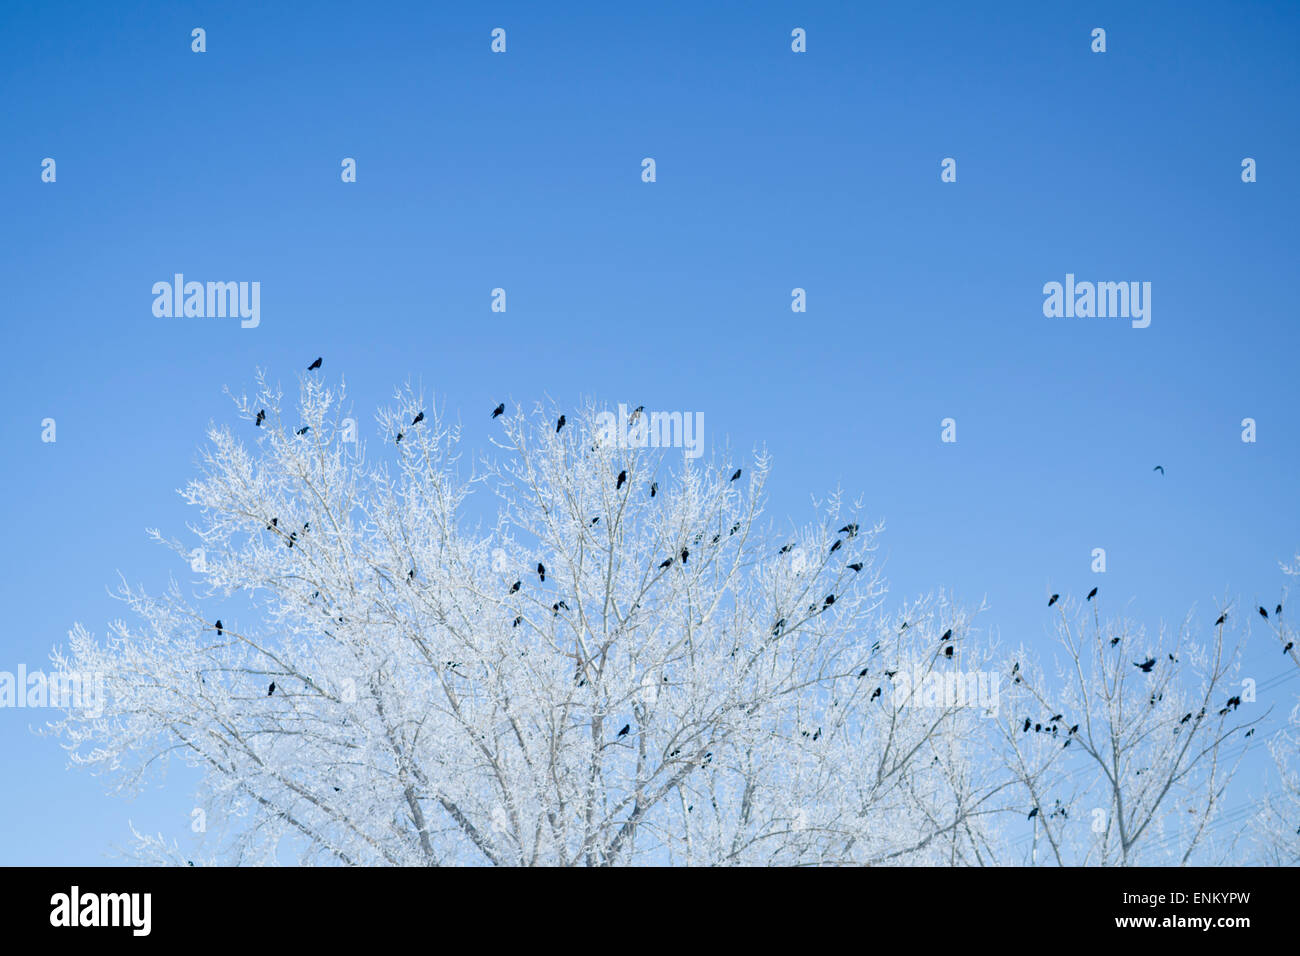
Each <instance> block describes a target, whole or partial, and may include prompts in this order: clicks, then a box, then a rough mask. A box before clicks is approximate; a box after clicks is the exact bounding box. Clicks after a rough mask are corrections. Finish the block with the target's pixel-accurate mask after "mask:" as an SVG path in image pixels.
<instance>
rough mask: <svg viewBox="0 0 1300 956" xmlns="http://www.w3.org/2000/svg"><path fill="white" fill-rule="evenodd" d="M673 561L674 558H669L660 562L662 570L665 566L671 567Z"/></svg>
mask: <svg viewBox="0 0 1300 956" xmlns="http://www.w3.org/2000/svg"><path fill="white" fill-rule="evenodd" d="M672 563H673V559H672V558H667V559H666V560H664V561H663V562H661V563H660V565H659V570H660V571H662V570H663V569H664V568H667V567H671V566H672Z"/></svg>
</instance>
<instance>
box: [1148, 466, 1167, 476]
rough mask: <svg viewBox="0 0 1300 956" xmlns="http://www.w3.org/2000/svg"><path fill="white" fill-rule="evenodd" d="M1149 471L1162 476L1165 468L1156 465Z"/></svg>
mask: <svg viewBox="0 0 1300 956" xmlns="http://www.w3.org/2000/svg"><path fill="white" fill-rule="evenodd" d="M1151 470H1152V471H1158V472H1160V474H1162V475H1163V474H1164V473H1165V466H1164V465H1156V466H1155V467H1154V468H1152V469H1151Z"/></svg>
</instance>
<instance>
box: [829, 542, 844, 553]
mask: <svg viewBox="0 0 1300 956" xmlns="http://www.w3.org/2000/svg"><path fill="white" fill-rule="evenodd" d="M843 543H844V542H843V541H840V540H838V539H837V540H836V541H835V543H834V544H833V545H831V550H830V553H831V554H834V553H835V552H836V551H838V550H839V549H840V545H842V544H843Z"/></svg>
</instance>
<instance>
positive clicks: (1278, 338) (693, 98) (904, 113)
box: [0, 2, 1300, 864]
mask: <svg viewBox="0 0 1300 956" xmlns="http://www.w3.org/2000/svg"><path fill="white" fill-rule="evenodd" d="M267 6H268V5H265V4H253V3H222V4H184V3H178V4H171V3H127V2H124V3H118V4H113V5H111V6H104V7H102V8H96V7H93V6H89V7H88V6H86V5H81V4H65V3H49V2H42V3H31V2H8V3H6V4H5V5H4V7H3V10H2V11H0V110H2V117H3V118H2V121H0V208H3V222H4V227H3V229H0V252H2V255H0V282H3V288H4V292H5V295H4V301H5V310H4V311H5V323H4V339H5V342H4V345H5V347H4V349H3V351H2V352H0V355H3V358H2V359H0V361H2V362H3V374H2V375H0V406H2V407H3V408H4V410H5V411H4V414H3V415H2V416H0V441H2V442H3V447H4V449H5V450H6V454H5V455H4V467H3V469H0V490H2V491H3V493H2V494H0V520H2V521H3V527H4V528H5V537H6V541H5V547H4V549H3V555H4V568H3V574H0V600H2V601H3V607H4V624H5V626H4V627H3V628H0V670H8V671H13V670H15V669H16V668H17V667H18V665H19V664H20V663H22V664H26V666H27V667H28V668H29V669H34V668H41V667H44V666H46V661H47V659H48V654H49V651H50V648H51V647H52V646H54V645H56V644H60V643H62V642H63V641H64V640H65V636H66V633H67V630H68V629H69V627H71V625H72V624H73V623H74V622H77V621H80V622H82V623H84V624H85V625H86V626H87V627H88V628H90V629H91V630H93V631H95V632H97V633H100V634H102V633H103V632H104V629H105V625H106V623H107V622H108V621H109V620H111V619H112V618H114V617H116V616H118V615H119V614H120V613H121V610H122V609H121V607H120V606H119V605H118V604H117V603H116V602H114V601H112V600H111V599H110V598H109V597H108V594H107V590H106V589H107V588H109V587H111V586H113V585H114V584H115V582H116V580H117V574H118V572H119V571H121V572H123V573H124V574H125V575H126V576H127V577H128V578H129V579H130V580H131V581H132V582H135V583H139V584H142V585H144V586H146V587H148V588H149V589H151V590H153V591H159V590H161V589H162V588H163V587H165V585H166V583H167V580H168V576H169V574H170V573H172V571H173V570H175V565H174V563H173V559H172V558H171V556H170V555H169V553H168V552H166V551H164V550H163V549H162V548H160V547H158V546H157V545H153V544H151V543H150V542H149V541H148V540H147V539H146V537H145V534H144V529H145V528H147V527H159V528H161V529H162V530H163V531H164V532H165V533H168V534H177V535H180V534H183V533H184V530H185V522H186V520H187V515H186V508H185V507H184V506H183V504H182V503H181V502H180V501H179V499H178V497H177V496H176V495H175V493H174V491H175V489H176V488H178V487H180V486H181V485H183V484H184V483H185V481H186V480H187V479H188V478H189V477H191V476H192V475H193V474H194V470H195V469H194V462H195V457H196V452H197V449H198V448H199V447H200V445H201V444H202V440H203V431H204V429H205V427H206V426H207V425H208V423H209V422H210V421H214V420H215V421H224V420H230V419H231V417H232V416H231V407H230V404H229V399H228V398H227V397H226V396H225V395H223V393H222V388H223V386H226V385H229V386H230V387H231V388H232V389H233V390H235V391H236V392H239V391H242V390H244V389H246V388H251V387H252V381H253V375H254V370H255V368H256V367H257V366H259V365H260V366H262V367H265V368H266V369H267V370H268V372H269V373H270V374H271V376H272V377H273V378H278V379H280V380H281V381H282V382H284V383H285V384H286V385H289V386H292V383H293V382H294V379H295V376H296V375H297V374H298V373H299V372H300V371H301V370H302V368H303V367H304V366H305V365H306V363H307V362H309V361H310V360H311V359H312V358H314V357H315V356H316V355H318V354H319V355H323V356H325V370H326V371H327V372H328V373H330V374H331V375H340V374H342V375H345V376H346V378H347V381H348V385H349V390H350V392H351V394H352V397H353V399H354V401H355V405H356V408H357V410H358V411H359V412H361V413H362V415H361V416H359V417H360V419H361V420H362V421H363V422H366V423H368V422H369V420H370V419H369V415H370V411H371V410H372V409H373V408H374V407H375V406H376V405H378V404H381V403H383V402H386V401H387V400H388V398H389V396H390V395H391V392H392V389H393V387H394V386H396V385H398V384H400V383H402V382H405V381H407V380H408V379H410V380H412V381H415V382H419V383H423V385H424V386H425V387H426V388H428V389H430V390H432V391H433V392H435V393H436V395H437V396H438V397H439V399H440V401H442V402H445V406H446V409H447V412H448V414H449V415H450V416H451V417H452V418H457V417H459V418H460V419H461V420H462V421H463V422H464V423H465V430H466V440H467V444H468V445H469V446H470V447H472V448H482V447H486V435H487V429H488V421H487V411H488V410H490V409H491V408H492V407H493V406H494V405H495V404H496V403H497V402H499V401H518V402H521V403H523V404H525V405H526V406H530V405H531V404H532V402H533V401H534V400H536V399H538V398H543V397H547V396H549V397H551V398H553V399H555V400H556V401H558V402H560V403H565V402H573V403H577V402H578V401H579V400H580V399H582V398H584V397H593V398H596V399H599V400H600V401H603V402H609V403H617V402H620V401H623V402H627V403H629V404H631V405H638V404H644V405H646V407H647V408H656V409H680V410H691V411H700V412H703V414H704V421H705V429H706V432H705V438H706V441H708V442H709V443H711V444H713V445H715V446H722V445H724V444H729V445H730V446H731V447H732V448H734V449H738V450H744V451H747V450H749V449H752V448H754V447H756V446H759V445H766V447H767V448H768V450H769V451H770V452H771V453H772V454H773V455H774V457H775V463H776V471H775V475H774V476H773V480H772V483H771V485H770V491H771V494H772V501H771V506H770V513H771V514H773V515H774V516H776V517H777V518H778V519H780V518H784V517H785V516H789V517H790V518H792V519H795V520H799V521H802V520H805V519H807V518H810V517H811V516H812V515H811V511H810V508H809V506H808V500H809V495H810V494H812V493H820V492H824V491H827V490H830V489H833V488H834V487H836V486H840V487H843V488H844V489H845V490H846V491H847V492H849V493H850V494H851V495H858V494H860V495H861V496H862V497H863V499H864V501H865V503H866V509H867V512H868V514H869V515H871V516H873V517H880V518H883V519H884V520H885V522H886V526H887V530H886V534H885V537H884V538H883V540H882V554H883V555H884V556H885V558H886V560H887V564H886V572H887V574H888V577H889V579H890V582H891V588H892V592H893V594H894V595H895V596H896V597H899V598H901V597H904V596H913V595H915V594H917V593H919V592H921V591H925V590H929V589H932V588H935V587H939V586H943V587H947V588H950V589H952V590H954V591H955V592H956V594H957V596H958V597H959V599H962V600H965V601H968V602H978V601H979V600H980V599H984V598H987V600H988V602H989V604H990V608H991V609H990V611H989V613H988V614H987V615H985V616H984V618H983V620H982V624H983V625H984V626H985V627H988V628H990V629H992V630H993V631H995V633H997V634H998V635H999V636H1000V637H1001V639H1002V640H1003V641H1004V642H1008V643H1011V644H1015V643H1017V642H1019V641H1021V640H1024V641H1026V642H1029V643H1035V642H1044V643H1045V641H1044V639H1045V637H1046V635H1047V633H1048V628H1049V626H1050V624H1051V621H1052V617H1051V616H1050V615H1049V614H1048V612H1047V609H1046V607H1045V598H1046V595H1047V594H1048V593H1049V592H1051V591H1060V592H1062V593H1064V594H1071V595H1074V596H1079V597H1081V596H1082V594H1083V593H1085V592H1086V591H1087V589H1088V588H1090V587H1092V586H1094V585H1097V584H1099V585H1100V586H1101V591H1102V597H1103V598H1104V599H1105V601H1106V602H1107V603H1106V604H1105V605H1104V606H1103V609H1104V610H1107V611H1112V612H1114V611H1119V610H1120V608H1121V607H1122V606H1123V605H1126V604H1128V603H1129V602H1130V601H1131V602H1132V604H1131V608H1130V611H1131V613H1132V614H1134V615H1135V616H1136V617H1138V618H1139V619H1140V620H1142V621H1144V622H1146V623H1148V624H1149V625H1151V626H1156V625H1158V624H1159V622H1160V621H1161V620H1166V621H1170V622H1175V623H1176V622H1178V621H1180V620H1181V619H1182V617H1183V615H1184V614H1185V613H1186V612H1187V610H1188V609H1189V608H1190V607H1192V606H1193V605H1196V606H1197V607H1198V608H1199V609H1200V612H1199V615H1200V618H1201V619H1203V620H1202V624H1203V625H1208V624H1209V623H1210V622H1211V621H1212V620H1213V617H1214V615H1215V614H1217V603H1216V602H1217V600H1218V599H1219V598H1220V597H1221V596H1222V595H1223V594H1224V593H1225V592H1226V593H1231V594H1232V595H1234V596H1240V598H1241V600H1242V601H1243V602H1244V603H1245V604H1247V605H1251V606H1253V605H1254V604H1255V603H1260V602H1267V603H1268V604H1269V606H1270V607H1271V606H1272V605H1273V604H1274V603H1276V601H1277V600H1280V595H1279V592H1280V589H1281V587H1282V585H1283V583H1284V579H1283V576H1282V575H1281V574H1280V572H1279V570H1278V561H1279V560H1281V559H1286V558H1288V557H1289V556H1291V555H1293V554H1295V552H1296V550H1297V549H1298V548H1300V509H1297V508H1296V507H1295V499H1296V487H1297V477H1298V476H1300V451H1298V449H1300V442H1298V441H1297V439H1298V438H1300V423H1297V415H1296V410H1297V402H1296V397H1297V390H1296V380H1295V374H1296V357H1295V356H1296V347H1297V344H1298V340H1300V335H1298V334H1297V331H1296V325H1295V322H1296V313H1295V303H1296V294H1295V277H1296V262H1297V254H1298V253H1300V238H1298V234H1297V230H1296V225H1295V224H1296V222H1297V218H1298V216H1297V214H1298V213H1300V208H1298V206H1300V203H1298V202H1297V187H1296V174H1295V171H1294V169H1293V168H1292V166H1293V164H1294V159H1295V157H1296V156H1297V155H1300V136H1298V133H1297V121H1296V116H1297V113H1296V109H1295V105H1296V103H1297V101H1298V98H1297V93H1300V71H1298V70H1297V58H1296V50H1297V48H1300V47H1298V43H1297V41H1298V40H1300V36H1298V34H1300V10H1298V9H1297V8H1296V7H1295V6H1292V5H1282V4H1249V3H1236V4H1217V5H1211V4H1200V3H1197V4H1187V3H1178V4H1174V3H1160V4H1143V5H1141V7H1142V8H1141V9H1140V10H1139V9H1133V7H1134V6H1135V5H1132V4H1127V3H1115V4H1070V5H1065V4H1042V3H1019V4H1001V5H996V6H994V7H990V6H988V5H971V4H925V5H915V4H895V5H891V6H888V7H884V8H880V7H879V5H864V4H852V3H843V4H817V3H767V2H746V3H720V4H709V5H708V8H709V9H707V10H702V9H700V7H701V5H698V4H670V3H659V4H650V5H636V6H633V5H623V4H619V5H610V4H596V3H592V4H559V5H547V6H546V8H545V9H543V8H541V7H539V6H538V5H536V4H527V3H517V4H492V5H487V6H484V7H482V8H481V9H467V10H463V11H455V10H447V9H444V8H443V5H434V4H418V3H411V4H404V5H391V4H387V5H365V4H313V5H310V6H307V5H299V6H293V7H288V6H285V7H277V8H275V9H266V7H267ZM467 6H469V5H467ZM1098 26H1100V27H1104V28H1105V29H1106V31H1107V46H1108V50H1107V52H1106V53H1105V54H1094V53H1092V52H1091V51H1090V32H1091V30H1092V29H1093V28H1094V27H1098ZM194 27H203V28H204V29H206V31H207V52H206V53H203V54H196V53H193V52H191V50H190V31H191V29H192V28H194ZM494 27H503V28H505V29H506V30H507V36H508V51H507V53H505V54H504V55H494V54H492V53H491V52H490V51H489V43H490V36H489V34H490V31H491V30H492V29H493V28H494ZM795 27H803V28H804V29H806V30H807V34H808V52H807V53H805V54H794V53H792V52H791V50H790V31H791V30H792V29H793V28H795ZM47 156H48V157H53V158H54V159H55V160H56V161H57V164H58V165H57V176H58V178H57V182H55V183H53V184H48V183H42V182H41V179H40V171H41V169H40V164H41V160H42V159H43V158H44V157H47ZM646 156H650V157H654V158H655V160H656V162H657V173H658V181H657V182H655V183H653V184H647V183H643V182H642V181H641V177H640V172H641V160H642V158H643V157H646ZM949 156H950V157H954V158H955V159H956V160H957V164H958V167H957V168H958V181H957V182H956V183H952V184H945V183H941V182H940V179H939V171H940V170H939V164H940V161H941V160H942V159H943V158H944V157H949ZM1248 156H1249V157H1253V158H1254V159H1256V160H1257V162H1258V182H1256V183H1253V184H1244V183H1242V181H1241V178H1240V164H1241V161H1242V159H1243V157H1248ZM343 157H354V158H356V160H357V164H358V181H357V182H356V183H354V184H343V183H342V182H340V177H339V171H340V161H341V160H342V159H343ZM175 272H183V273H185V274H186V275H187V276H188V277H190V278H194V279H199V280H256V281H260V282H261V284H262V299H261V313H262V315H261V325H260V326H259V327H258V328H256V329H241V328H240V327H239V323H238V321H236V320H229V319H225V320H222V319H160V318H156V317H155V316H154V315H153V313H152V310H151V306H152V301H153V297H152V294H151V291H150V289H151V286H152V284H153V283H154V282H156V281H159V280H170V278H171V276H172V275H173V273H175ZM1066 273H1074V274H1075V275H1076V276H1077V277H1078V278H1079V279H1091V280H1126V281H1149V282H1151V283H1152V287H1153V294H1152V307H1153V310H1152V323H1151V326H1150V327H1149V328H1147V329H1133V328H1131V327H1130V326H1129V323H1128V322H1127V321H1124V320H1119V319H1048V318H1045V317H1044V316H1043V313H1042V303H1043V294H1042V291H1041V290H1042V286H1043V284H1044V283H1045V282H1049V281H1062V280H1063V279H1064V277H1065V274H1066ZM495 287H504V288H505V289H506V290H507V295H508V303H509V309H508V312H507V313H505V314H503V315H502V314H493V313H491V312H490V311H489V304H490V292H491V290H492V289H493V288H495ZM794 287H802V288H804V289H806V290H807V296H808V311H807V313H806V314H803V315H796V314H793V313H792V312H791V310H790V293H791V289H793V288H794ZM46 417H52V418H54V419H55V420H56V421H57V427H58V433H57V434H58V441H57V442H56V443H54V444H45V443H42V442H41V440H40V435H41V421H42V419H44V418H46ZM945 417H952V418H954V419H956V421H957V436H958V441H957V442H956V444H942V443H941V442H940V441H939V431H940V427H939V423H940V420H941V419H943V418H945ZM1245 417H1251V418H1254V419H1256V421H1257V422H1258V442H1257V443H1255V444H1244V443H1243V442H1242V441H1241V440H1240V432H1241V428H1240V422H1241V420H1242V419H1243V418H1245ZM1156 464H1161V465H1163V466H1164V467H1165V469H1166V472H1165V474H1164V475H1163V476H1161V475H1159V474H1157V473H1153V471H1152V468H1153V466H1154V465H1156ZM1094 547H1104V548H1106V550H1107V554H1108V572H1107V573H1106V574H1105V575H1103V576H1096V575H1093V574H1092V573H1090V569H1089V563H1090V557H1091V550H1092V549H1093V548H1094ZM1247 669H1248V672H1249V673H1251V674H1253V675H1256V676H1257V677H1258V678H1259V679H1260V680H1261V681H1262V680H1264V679H1266V678H1268V677H1271V676H1273V675H1275V674H1277V673H1280V672H1283V671H1284V665H1283V661H1282V658H1281V656H1280V655H1279V654H1278V653H1277V648H1276V645H1275V644H1274V643H1272V642H1271V641H1270V639H1269V638H1268V636H1267V635H1266V634H1264V633H1262V632H1260V630H1259V629H1258V628H1256V635H1255V639H1254V641H1253V647H1252V649H1251V651H1250V653H1249V654H1248V668H1247ZM1279 693H1285V694H1288V695H1290V696H1291V697H1293V696H1294V693H1295V684H1293V683H1289V684H1285V685H1283V688H1282V689H1281V691H1279ZM1283 709H1285V708H1283ZM46 716H47V715H46V714H42V713H41V712H39V711H30V710H0V754H3V759H4V766H5V769H6V773H5V776H6V784H7V785H6V786H4V787H3V788H0V863H79V864H80V863H86V864H93V863H97V862H102V861H104V860H105V859H106V858H105V852H106V851H107V849H108V848H109V847H110V845H111V844H113V843H122V842H125V840H126V838H127V836H128V832H127V828H126V821H127V819H128V818H129V819H132V820H134V821H135V823H136V825H137V826H138V827H140V828H141V829H145V830H150V831H158V830H163V831H165V832H167V833H169V834H175V835H178V836H184V835H185V833H186V831H187V829H188V820H189V817H188V814H189V809H190V807H191V806H192V805H193V800H192V798H191V790H190V787H191V781H190V780H188V779H187V778H186V777H185V775H184V774H177V775H174V776H173V777H172V778H170V779H169V780H167V781H165V782H164V785H162V786H159V787H158V788H156V789H154V790H152V791H150V792H149V793H147V794H146V795H144V796H142V797H140V798H138V799H136V800H134V801H126V800H122V799H117V798H108V797H105V796H103V795H102V786H101V784H100V783H99V782H98V781H96V780H95V779H93V778H92V777H90V776H89V775H87V774H83V773H80V772H71V771H67V770H65V769H63V767H64V758H63V754H62V753H61V751H60V750H59V749H58V747H57V745H56V744H55V742H54V741H51V740H47V739H41V738H38V737H36V736H34V735H33V734H32V733H31V732H30V727H31V726H32V725H34V724H39V723H41V722H42V721H43V720H44V719H45V717H46ZM1262 769H1263V768H1262V763H1252V764H1250V765H1249V766H1248V768H1247V770H1246V771H1245V772H1246V773H1250V774H1256V775H1257V774H1258V773H1262Z"/></svg>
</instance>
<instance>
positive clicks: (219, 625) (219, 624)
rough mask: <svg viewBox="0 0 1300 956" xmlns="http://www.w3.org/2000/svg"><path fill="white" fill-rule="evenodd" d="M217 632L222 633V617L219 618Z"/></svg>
mask: <svg viewBox="0 0 1300 956" xmlns="http://www.w3.org/2000/svg"><path fill="white" fill-rule="evenodd" d="M217 633H218V634H220V633H221V618H217Z"/></svg>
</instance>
